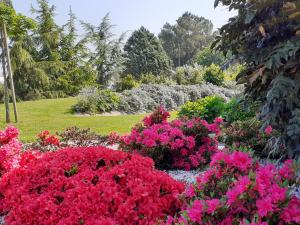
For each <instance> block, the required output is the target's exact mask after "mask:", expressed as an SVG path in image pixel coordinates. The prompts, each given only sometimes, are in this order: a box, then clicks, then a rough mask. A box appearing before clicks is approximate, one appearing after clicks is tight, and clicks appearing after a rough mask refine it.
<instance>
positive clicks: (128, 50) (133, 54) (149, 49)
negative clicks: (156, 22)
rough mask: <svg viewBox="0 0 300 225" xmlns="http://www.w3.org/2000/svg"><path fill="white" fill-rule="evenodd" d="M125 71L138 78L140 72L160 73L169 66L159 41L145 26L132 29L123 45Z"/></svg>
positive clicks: (165, 70)
mask: <svg viewBox="0 0 300 225" xmlns="http://www.w3.org/2000/svg"><path fill="white" fill-rule="evenodd" d="M124 51H125V58H126V62H125V66H126V72H127V73H129V74H133V75H134V76H135V77H136V78H140V76H141V75H142V74H147V73H151V74H154V75H160V74H161V73H164V72H167V71H169V70H170V68H171V62H170V59H169V58H168V56H167V54H166V52H165V51H164V49H163V47H162V45H161V43H160V42H159V40H158V39H157V38H156V37H155V35H154V34H152V33H151V32H150V31H149V30H147V29H146V28H145V27H141V28H140V29H138V30H136V31H134V32H133V33H132V35H131V37H130V38H129V39H128V41H127V43H126V44H125V46H124Z"/></svg>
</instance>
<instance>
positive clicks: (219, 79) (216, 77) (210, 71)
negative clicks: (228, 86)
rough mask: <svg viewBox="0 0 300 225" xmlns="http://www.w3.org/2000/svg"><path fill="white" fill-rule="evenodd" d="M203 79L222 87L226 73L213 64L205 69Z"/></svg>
mask: <svg viewBox="0 0 300 225" xmlns="http://www.w3.org/2000/svg"><path fill="white" fill-rule="evenodd" d="M203 78H204V80H205V81H206V82H208V83H212V84H214V85H217V86H220V85H222V84H223V82H224V72H223V71H222V70H221V68H220V67H219V66H217V65H215V64H212V65H210V66H209V67H207V68H206V69H205V71H204V76H203Z"/></svg>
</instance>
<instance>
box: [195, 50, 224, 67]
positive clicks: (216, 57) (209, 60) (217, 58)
mask: <svg viewBox="0 0 300 225" xmlns="http://www.w3.org/2000/svg"><path fill="white" fill-rule="evenodd" d="M195 61H196V63H197V64H198V65H201V66H210V65H212V64H215V65H218V66H222V65H223V64H224V63H225V61H226V58H225V56H224V55H223V54H222V53H221V52H218V51H214V50H212V49H211V48H209V47H208V48H205V49H203V50H201V51H200V52H199V53H198V54H197V56H196V59H195Z"/></svg>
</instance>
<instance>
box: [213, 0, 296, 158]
mask: <svg viewBox="0 0 300 225" xmlns="http://www.w3.org/2000/svg"><path fill="white" fill-rule="evenodd" d="M219 4H223V5H225V6H228V7H229V9H231V10H233V9H234V10H237V12H238V15H237V16H236V17H234V18H231V19H230V20H229V23H228V24H226V25H224V26H223V27H222V28H221V29H220V36H219V37H217V41H216V42H215V43H214V44H215V46H216V49H218V50H220V51H223V52H224V53H227V52H228V51H231V52H232V54H233V55H237V56H239V57H241V58H242V59H243V60H244V61H245V63H246V65H247V70H246V71H245V72H244V73H241V74H240V75H239V76H238V77H237V78H238V80H239V82H240V83H246V84H247V89H246V93H247V95H248V96H250V97H252V98H254V99H259V100H261V101H262V102H263V108H262V113H261V118H262V119H263V121H264V122H265V123H264V127H266V126H267V125H272V126H273V127H274V128H276V129H277V130H279V131H280V133H281V137H280V138H279V139H278V140H276V141H275V142H274V143H276V144H275V145H273V146H272V149H273V150H272V151H271V153H274V154H281V155H284V156H289V157H294V156H299V155H300V120H299V118H300V2H299V1H298V0H261V1H245V0H229V1H228V0H216V1H215V6H218V5H219ZM281 143H284V144H286V146H287V147H288V151H282V149H281V150H280V146H281ZM279 150H280V151H279Z"/></svg>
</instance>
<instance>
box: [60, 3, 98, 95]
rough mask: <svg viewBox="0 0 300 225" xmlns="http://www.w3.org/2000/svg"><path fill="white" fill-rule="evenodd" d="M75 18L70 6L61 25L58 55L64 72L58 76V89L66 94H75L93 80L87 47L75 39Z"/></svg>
mask: <svg viewBox="0 0 300 225" xmlns="http://www.w3.org/2000/svg"><path fill="white" fill-rule="evenodd" d="M76 21H77V18H76V16H75V14H74V13H73V11H72V9H71V8H70V12H69V20H68V22H67V23H66V24H65V25H64V26H63V28H62V29H63V32H62V33H61V37H60V40H61V41H60V45H59V46H60V51H59V52H60V57H61V60H62V61H63V62H64V64H65V66H66V69H65V71H66V73H65V74H64V75H62V76H61V77H59V80H58V81H59V86H60V87H59V89H60V90H63V91H64V92H65V93H66V94H68V95H76V94H78V92H79V91H80V90H81V89H82V87H84V86H88V85H92V84H93V83H94V82H95V72H94V71H93V70H92V66H91V65H90V64H89V63H88V62H87V57H86V56H87V51H88V50H87V47H86V46H85V44H84V42H83V41H77V40H78V35H77V30H76Z"/></svg>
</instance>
